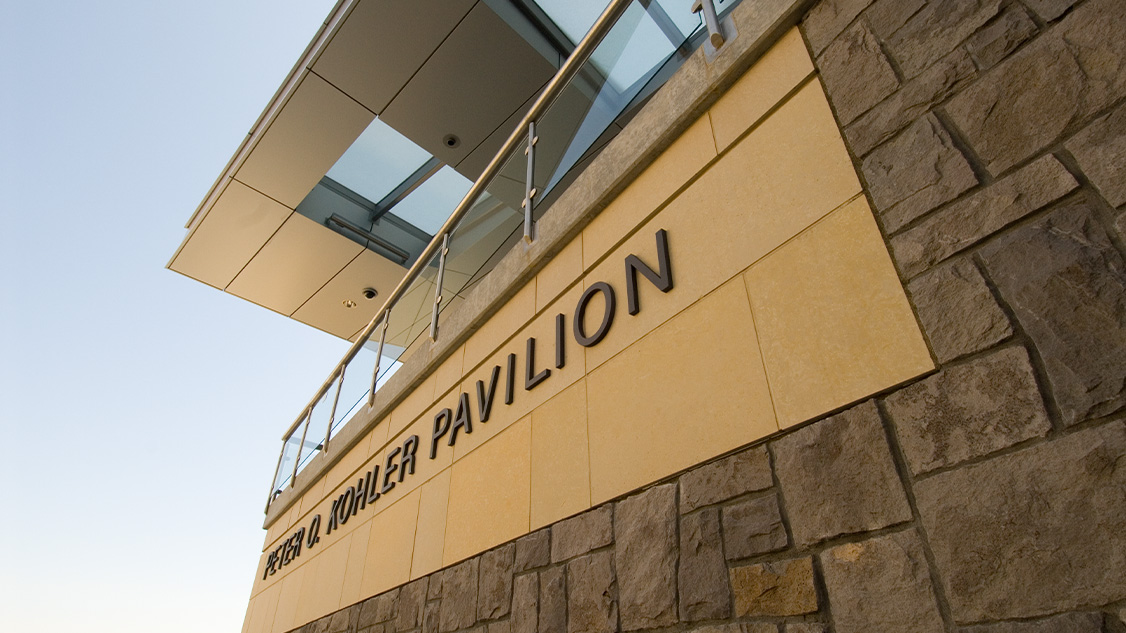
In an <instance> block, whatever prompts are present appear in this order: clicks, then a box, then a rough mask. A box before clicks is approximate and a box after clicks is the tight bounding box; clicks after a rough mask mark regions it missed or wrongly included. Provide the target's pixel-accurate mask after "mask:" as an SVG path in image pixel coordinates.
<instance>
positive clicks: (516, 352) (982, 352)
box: [243, 0, 1126, 633]
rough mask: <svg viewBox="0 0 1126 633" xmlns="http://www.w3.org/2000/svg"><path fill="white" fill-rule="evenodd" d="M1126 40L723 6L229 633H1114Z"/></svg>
mask: <svg viewBox="0 0 1126 633" xmlns="http://www.w3.org/2000/svg"><path fill="white" fill-rule="evenodd" d="M1123 9H1124V7H1123V5H1122V4H1121V2H1119V1H1118V0H1078V1H1069V0H958V1H956V2H946V1H943V2H937V1H932V2H926V1H925V0H918V1H914V0H912V1H906V0H876V1H874V2H872V1H868V0H822V1H820V2H794V1H791V0H745V1H744V2H742V3H740V4H738V5H737V6H735V7H734V8H732V9H730V11H729V13H728V14H727V17H726V25H725V26H724V27H723V28H724V29H725V32H724V33H725V36H726V41H725V42H724V43H723V44H722V46H720V47H718V49H715V48H711V47H707V46H704V47H701V48H699V49H698V50H696V51H695V52H693V53H691V54H690V55H687V56H685V59H684V60H683V62H682V63H681V64H680V65H679V67H678V68H676V69H675V72H670V75H669V77H668V78H667V80H665V81H664V82H663V84H661V85H660V87H659V88H657V89H656V90H655V91H653V92H652V94H651V95H649V96H647V98H646V100H645V101H644V103H643V104H642V105H640V106H639V107H638V109H637V111H636V113H634V114H632V115H631V118H630V120H629V121H628V122H626V123H625V124H624V125H623V126H622V129H621V131H620V132H619V133H618V134H617V135H616V136H614V137H613V138H612V140H610V141H609V142H608V143H606V144H605V146H604V147H603V148H601V150H600V151H599V152H597V153H595V154H593V155H591V156H590V158H589V160H588V161H586V162H585V163H583V162H580V163H579V164H578V167H577V168H576V170H575V172H574V174H575V175H574V177H573V179H572V180H571V181H569V182H568V184H567V186H566V187H565V189H562V190H561V191H559V192H558V194H557V195H556V197H555V198H554V199H552V200H551V202H550V204H546V203H545V204H544V205H543V207H542V208H541V211H542V214H541V215H540V216H539V218H538V220H537V222H536V225H535V239H534V241H532V242H531V243H530V244H527V243H524V242H517V243H515V245H513V246H512V247H511V248H510V249H509V250H507V251H506V253H505V254H503V256H502V257H498V258H497V260H496V263H495V266H494V267H492V268H491V269H490V271H489V272H488V273H487V274H483V275H482V276H481V278H480V279H479V280H478V281H477V283H474V284H467V285H466V287H465V289H464V290H463V291H460V292H459V293H458V296H459V297H460V298H461V300H460V301H459V302H458V303H457V305H455V306H452V307H451V308H450V309H449V310H448V311H446V310H443V312H442V315H443V317H442V321H441V329H440V331H439V335H438V336H436V337H435V338H434V339H429V338H426V337H422V338H419V339H418V342H417V343H405V344H404V345H403V347H404V348H410V351H411V353H410V354H409V355H405V356H404V357H403V360H402V366H401V367H400V368H399V369H398V371H397V372H396V373H395V374H394V375H392V376H390V377H389V378H388V379H387V380H386V382H385V383H383V384H381V387H380V389H379V390H378V392H376V394H375V396H374V398H373V401H372V403H371V404H370V406H366V407H363V408H362V410H361V411H359V413H357V414H356V416H355V417H354V418H352V419H351V420H350V421H349V422H348V423H347V424H346V425H344V426H342V427H341V428H340V429H339V430H338V431H335V432H334V433H335V434H334V436H333V438H332V440H331V442H326V444H325V447H327V448H326V449H325V450H320V451H319V453H318V454H317V455H316V456H315V457H313V458H312V459H311V460H310V461H309V463H308V464H307V465H305V466H303V470H301V471H300V472H298V471H297V468H296V466H295V467H294V473H295V476H294V477H293V479H292V481H290V482H288V484H287V485H286V486H285V487H284V488H283V489H279V490H277V491H274V492H273V494H272V498H271V503H270V505H269V507H268V510H267V519H266V524H265V527H266V529H267V535H266V539H265V543H264V547H263V553H262V557H261V563H260V566H259V569H258V570H257V573H256V576H255V582H254V587H253V590H252V593H251V598H250V603H249V607H248V611H247V616H246V621H245V624H244V627H243V630H244V631H245V632H248V633H267V632H269V633H274V632H277V633H281V632H285V631H291V630H297V629H300V630H303V631H308V632H312V631H317V632H320V633H343V632H345V631H348V632H350V633H413V632H415V631H418V632H420V633H460V632H463V631H464V632H469V631H473V632H476V633H611V632H613V631H642V630H662V631H691V630H696V629H708V630H709V631H714V630H724V631H731V632H736V631H742V632H744V633H752V632H753V633H758V632H767V631H769V632H772V633H798V632H806V631H810V632H812V631H836V632H837V633H853V632H860V631H902V632H904V633H906V632H912V633H922V632H932V631H933V632H942V631H962V630H972V631H988V632H997V633H1001V632H1010V631H1011V632H1021V633H1023V632H1028V633H1047V632H1049V631H1053V632H1054V631H1067V632H1076V633H1078V632H1083V633H1088V632H1089V633H1113V632H1122V631H1126V466H1124V464H1126V422H1124V421H1123V416H1124V414H1123V409H1124V407H1126V271H1124V269H1123V254H1124V245H1126V244H1124V239H1123V238H1124V237H1126V234H1124V233H1123V231H1126V211H1124V209H1126V178H1124V176H1126V107H1124V106H1123V103H1124V101H1126V40H1124V39H1123V38H1122V37H1121V34H1122V33H1124V32H1126V11H1124V10H1123ZM438 285H439V287H441V281H439V282H438ZM427 310H428V308H427ZM427 316H428V315H427ZM341 382H343V378H341ZM330 426H331V420H330ZM320 448H324V447H320ZM299 460H300V458H299V457H298V461H299ZM279 470H280V469H279ZM272 490H273V489H272Z"/></svg>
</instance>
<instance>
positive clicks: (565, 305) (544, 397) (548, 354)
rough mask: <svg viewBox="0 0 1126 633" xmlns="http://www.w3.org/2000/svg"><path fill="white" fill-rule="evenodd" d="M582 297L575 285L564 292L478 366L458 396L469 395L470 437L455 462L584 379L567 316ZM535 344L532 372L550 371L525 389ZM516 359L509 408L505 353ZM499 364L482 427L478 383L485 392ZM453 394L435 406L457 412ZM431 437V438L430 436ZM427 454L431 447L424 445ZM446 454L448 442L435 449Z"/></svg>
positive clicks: (462, 440)
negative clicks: (560, 358)
mask: <svg viewBox="0 0 1126 633" xmlns="http://www.w3.org/2000/svg"><path fill="white" fill-rule="evenodd" d="M581 294H582V287H580V286H574V287H573V288H571V289H570V290H568V291H567V292H565V293H563V295H561V296H560V297H559V299H557V300H556V301H554V302H552V304H551V305H549V306H548V307H547V309H546V310H544V311H543V312H542V313H541V314H540V315H539V316H537V317H536V318H535V320H534V321H533V322H532V323H530V324H528V326H527V327H525V328H524V329H523V330H520V331H519V332H517V334H516V336H514V337H513V338H512V340H511V341H509V342H508V343H507V344H505V346H504V347H503V348H501V350H500V351H499V352H497V353H496V354H495V355H494V356H492V357H491V358H490V359H489V360H488V361H487V362H486V363H484V364H482V365H481V366H480V367H478V368H477V369H476V370H475V371H474V372H473V373H471V374H470V375H469V376H467V377H466V380H465V381H464V382H463V383H462V385H461V392H464V393H467V394H469V403H470V407H471V410H472V420H473V433H471V434H467V435H463V434H461V433H459V434H458V438H457V443H456V444H455V445H454V447H453V449H454V460H455V461H456V460H459V459H461V458H462V457H464V456H465V455H467V454H469V453H470V452H471V451H473V450H474V449H476V448H477V447H478V446H481V445H482V444H484V443H485V442H487V441H489V439H490V438H492V437H493V436H495V435H497V434H498V433H500V432H501V431H503V430H504V429H506V428H508V426H509V425H511V424H512V423H514V422H516V421H517V420H519V419H520V418H523V417H524V416H526V415H527V414H529V413H531V411H532V410H533V409H535V408H536V407H538V406H540V405H541V404H543V403H544V402H547V401H548V400H549V399H550V398H552V397H554V396H556V395H557V394H559V392H561V391H563V390H564V389H566V388H567V387H569V386H571V385H573V384H574V383H575V382H576V381H578V380H580V379H581V378H582V377H583V376H584V375H585V374H586V355H585V354H584V353H583V348H582V347H580V346H579V344H578V343H576V342H575V339H574V336H573V335H572V334H571V315H572V313H573V311H574V307H575V304H576V303H577V302H578V300H579V296H580V295H581ZM559 313H563V316H564V320H565V323H564V326H565V329H564V345H565V347H564V351H565V360H566V363H565V364H564V366H563V368H562V369H558V368H556V367H555V316H556V315H557V314H559ZM529 337H534V338H535V339H536V358H535V361H536V362H535V366H534V369H535V371H536V372H537V373H538V372H539V371H541V370H543V369H548V370H550V371H551V375H549V376H548V377H547V378H546V379H545V380H544V381H543V382H541V383H539V384H538V385H536V386H535V387H533V388H532V390H531V391H528V390H525V389H524V382H525V381H524V379H525V372H526V371H527V368H526V362H527V350H528V338H529ZM509 353H515V354H516V378H515V385H514V386H515V389H514V392H513V398H512V404H510V405H506V404H504V383H505V380H506V376H507V371H508V370H507V367H508V365H507V362H508V360H507V359H508V354H509ZM497 365H500V367H501V373H500V379H499V381H498V384H497V395H496V396H495V402H494V403H493V408H492V415H491V416H490V418H489V421H488V422H486V423H484V424H481V423H480V420H479V419H478V418H479V416H478V411H477V381H478V380H482V381H484V382H485V385H486V388H487V386H488V384H489V380H490V378H491V377H492V369H493V367H494V366H497ZM461 392H458V393H457V394H452V395H451V396H448V397H447V400H445V401H443V402H441V403H439V404H444V406H447V407H450V409H452V410H453V411H454V412H455V413H456V411H457V404H458V396H459V395H460V393H461ZM428 437H429V436H428ZM427 448H428V450H429V444H427ZM439 448H440V450H441V449H442V448H445V449H447V450H448V448H449V447H448V446H447V445H446V443H443V445H442V446H440V447H439Z"/></svg>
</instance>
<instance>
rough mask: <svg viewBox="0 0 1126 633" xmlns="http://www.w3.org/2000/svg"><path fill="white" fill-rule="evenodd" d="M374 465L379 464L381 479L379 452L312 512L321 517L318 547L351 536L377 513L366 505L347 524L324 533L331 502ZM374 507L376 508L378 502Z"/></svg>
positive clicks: (381, 458) (381, 461) (381, 456)
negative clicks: (329, 532)
mask: <svg viewBox="0 0 1126 633" xmlns="http://www.w3.org/2000/svg"><path fill="white" fill-rule="evenodd" d="M375 464H380V476H381V477H382V473H383V470H382V469H383V466H382V464H383V451H380V452H379V453H377V454H376V455H375V456H373V457H372V459H370V460H368V461H367V462H365V463H364V464H363V465H362V466H361V469H360V471H359V473H357V474H355V475H353V476H352V477H351V478H349V479H347V480H345V481H342V482H341V483H340V484H339V485H338V486H337V487H336V488H333V489H332V491H330V492H329V493H328V494H327V495H326V496H325V498H324V500H322V501H321V503H320V505H319V506H318V507H317V509H316V510H315V511H314V512H315V513H319V514H320V515H321V542H320V544H319V545H318V547H325V548H328V547H332V546H333V545H334V544H336V542H338V541H340V540H342V539H344V538H345V537H346V536H347V535H348V534H351V533H352V532H354V531H355V530H357V529H359V528H360V527H361V526H362V525H363V523H364V520H365V519H367V518H368V517H370V516H371V515H373V514H374V513H375V512H377V511H378V507H373V504H366V505H365V507H364V508H363V509H362V510H359V511H357V512H356V514H355V515H354V516H352V517H349V519H348V521H347V523H342V524H339V525H338V526H337V528H336V529H335V530H333V531H332V533H331V534H327V533H326V530H325V528H327V527H328V521H329V517H330V516H331V515H332V502H333V500H334V499H337V498H339V497H340V495H342V494H344V491H345V490H347V489H348V488H349V487H350V486H354V485H356V482H357V481H358V480H359V479H360V475H363V474H364V473H366V472H367V471H368V469H370V468H371V467H372V466H373V465H375ZM375 505H376V506H378V502H377V503H376V504H375ZM322 551H323V550H322Z"/></svg>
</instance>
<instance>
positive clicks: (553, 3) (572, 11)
mask: <svg viewBox="0 0 1126 633" xmlns="http://www.w3.org/2000/svg"><path fill="white" fill-rule="evenodd" d="M536 4H538V5H539V7H540V8H541V9H543V11H544V13H546V14H547V16H548V17H549V18H551V21H552V22H555V25H556V26H558V27H559V29H560V30H562V31H563V33H564V34H566V35H567V37H569V38H571V42H572V43H574V44H578V43H579V40H581V39H583V36H585V35H586V34H587V31H589V30H590V27H592V26H594V21H595V20H597V19H598V16H600V15H602V12H603V11H605V10H606V7H607V6H609V2H608V0H536Z"/></svg>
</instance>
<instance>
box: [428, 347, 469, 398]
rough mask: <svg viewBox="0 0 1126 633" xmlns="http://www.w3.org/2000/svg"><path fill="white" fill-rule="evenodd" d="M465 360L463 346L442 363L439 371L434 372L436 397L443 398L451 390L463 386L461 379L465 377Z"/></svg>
mask: <svg viewBox="0 0 1126 633" xmlns="http://www.w3.org/2000/svg"><path fill="white" fill-rule="evenodd" d="M464 359H465V346H464V345H462V346H460V347H458V348H457V349H455V350H454V352H453V353H452V354H450V357H449V358H447V359H446V360H444V361H442V364H441V365H438V369H436V370H434V383H435V384H434V395H435V397H441V396H442V395H444V394H445V393H446V392H448V391H449V390H450V389H452V388H455V387H457V386H458V385H460V384H461V377H462V376H464V375H465V370H464V367H462V361H463V360H464Z"/></svg>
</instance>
